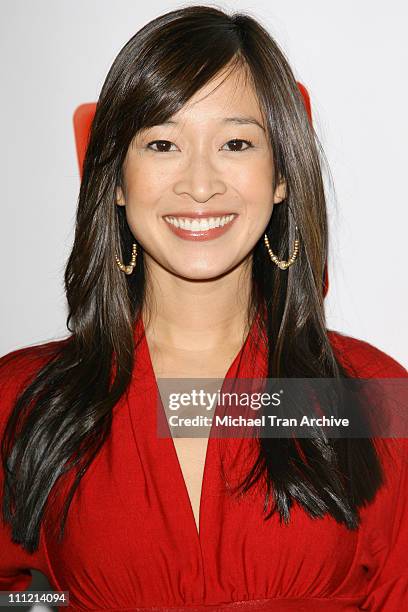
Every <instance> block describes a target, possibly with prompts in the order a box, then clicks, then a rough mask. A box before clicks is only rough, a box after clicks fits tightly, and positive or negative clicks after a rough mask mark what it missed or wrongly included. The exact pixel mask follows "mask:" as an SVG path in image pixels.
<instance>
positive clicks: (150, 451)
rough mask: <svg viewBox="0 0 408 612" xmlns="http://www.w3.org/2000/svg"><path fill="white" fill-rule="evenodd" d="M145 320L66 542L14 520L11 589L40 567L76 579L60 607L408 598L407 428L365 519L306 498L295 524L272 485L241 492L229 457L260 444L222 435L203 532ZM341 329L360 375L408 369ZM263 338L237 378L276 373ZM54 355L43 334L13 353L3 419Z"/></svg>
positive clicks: (1, 583)
mask: <svg viewBox="0 0 408 612" xmlns="http://www.w3.org/2000/svg"><path fill="white" fill-rule="evenodd" d="M139 332H141V334H142V335H141V342H140V344H139V345H138V346H137V347H136V355H135V357H136V362H135V363H136V365H135V370H134V375H133V379H132V383H131V386H130V388H129V393H128V394H127V396H126V395H125V396H124V397H123V398H122V399H121V400H120V401H119V402H118V404H117V405H116V406H115V408H114V411H113V423H112V430H111V434H110V436H109V438H108V440H107V442H106V444H105V445H104V446H103V448H102V451H101V452H100V453H99V455H98V456H97V458H96V459H95V461H94V462H93V463H92V464H91V466H90V468H89V469H88V471H87V473H86V474H85V476H84V477H83V478H82V480H81V483H80V485H79V489H78V490H77V492H76V494H75V496H74V498H73V501H72V503H71V506H70V509H69V512H68V519H67V523H66V534H65V537H64V540H63V541H62V543H60V542H57V541H56V539H55V538H54V537H53V536H52V534H51V530H48V529H47V527H46V526H44V524H43V527H42V529H41V538H40V547H39V550H38V551H37V552H35V553H34V554H32V555H30V554H29V553H27V552H26V551H24V549H22V547H21V546H19V545H17V544H14V543H13V542H12V541H11V536H10V528H9V525H4V523H3V522H1V520H0V590H13V591H19V590H24V589H26V588H28V586H29V585H30V581H31V572H30V568H31V569H38V570H40V571H41V572H43V573H44V574H45V575H46V576H47V577H48V580H49V582H50V584H51V585H52V588H53V589H54V590H56V591H57V590H58V591H69V595H70V605H69V606H68V607H62V606H61V608H60V609H61V610H67V611H70V610H145V609H148V610H157V611H158V610H172V611H173V612H177V611H178V610H189V611H190V612H191V611H202V610H225V611H227V610H251V611H252V612H258V611H259V612H260V611H282V612H285V611H289V610H290V611H292V612H295V611H296V612H302V611H308V612H309V611H310V612H312V611H313V612H317V611H324V612H331V611H333V612H337V611H342V612H343V611H352V610H353V611H355V610H371V611H377V612H380V611H381V612H397V611H400V610H405V609H408V561H407V558H408V516H407V511H408V452H407V439H394V440H392V439H388V440H387V444H388V446H389V450H390V453H391V454H390V457H391V459H390V460H386V459H385V455H384V461H385V463H384V465H385V468H386V479H387V483H386V485H385V486H384V487H382V488H381V489H380V490H379V491H378V493H377V495H376V497H375V499H374V501H373V502H372V503H371V504H369V505H368V506H367V507H366V508H364V509H363V510H362V511H361V517H362V524H361V527H360V528H359V530H358V531H355V532H352V531H349V530H347V528H346V527H345V526H343V525H339V524H338V523H336V521H335V520H334V519H332V518H329V517H325V518H323V519H312V518H311V517H310V516H309V515H307V514H306V513H305V511H303V510H302V509H301V507H300V506H298V504H297V503H295V504H294V505H293V507H292V514H291V522H290V524H289V525H287V526H285V525H284V524H282V525H281V524H279V519H278V517H277V516H276V515H274V516H273V517H272V518H271V519H270V520H268V521H264V520H263V514H262V509H263V501H264V497H263V494H264V491H262V492H261V490H259V489H258V488H255V489H254V490H252V492H250V494H249V495H248V496H244V497H242V498H240V499H237V498H236V497H234V496H231V495H230V494H229V492H228V490H227V488H226V485H225V480H224V478H223V476H222V474H221V465H222V466H223V468H224V476H226V477H227V481H228V480H229V482H234V478H235V477H237V476H238V475H239V477H238V480H239V478H240V477H242V475H244V473H245V471H246V470H245V469H244V468H245V467H249V466H250V465H251V463H252V460H253V459H254V458H255V455H254V454H253V452H252V451H253V449H254V445H253V442H254V441H253V440H251V439H249V438H244V439H232V438H230V439H220V438H217V437H211V436H210V438H209V442H208V446H207V454H206V461H205V467H204V475H203V483H202V492H201V505H200V517H199V532H198V531H197V527H196V524H195V520H194V515H193V511H192V507H191V503H190V499H189V496H188V492H187V488H186V485H185V482H184V478H183V474H182V471H181V467H180V464H179V462H178V458H177V454H176V451H175V447H174V444H173V440H172V439H171V438H160V437H158V436H157V434H156V418H157V417H156V401H157V397H158V389H157V381H156V379H155V376H154V371H153V367H152V363H151V359H150V355H149V349H148V344H147V341H146V336H145V334H144V328H143V323H142V320H141V318H139V320H138V322H137V324H136V326H135V333H136V335H137V334H138V333H139ZM329 337H330V341H331V343H332V345H333V347H334V349H335V351H336V354H337V355H338V357H339V358H340V359H341V361H342V362H343V363H344V364H345V366H346V367H348V368H350V369H351V371H352V372H353V375H355V376H357V377H359V378H371V377H373V378H397V377H398V378H399V377H404V378H405V377H408V372H407V371H406V369H405V368H404V367H403V366H402V365H400V364H399V363H398V362H397V361H395V360H394V359H393V358H391V357H390V356H388V355H386V354H385V353H384V352H382V351H380V350H379V349H377V348H375V347H374V346H372V345H370V344H369V343H367V342H364V341H362V340H357V339H354V338H351V337H348V336H345V335H343V334H341V333H339V332H334V331H329ZM261 347H262V345H261V343H259V342H258V340H257V338H256V333H255V327H254V325H253V326H252V328H251V330H250V332H249V334H248V337H247V339H246V342H245V343H244V346H243V347H242V349H241V350H240V351H239V353H238V354H237V355H236V357H235V359H234V361H233V363H232V364H231V366H230V368H229V370H228V372H227V374H226V378H231V377H235V376H240V377H243V378H245V377H247V378H251V377H253V378H257V377H261V376H265V373H266V353H265V351H264V350H262V348H261ZM252 354H255V357H256V358H255V363H253V362H252V361H251V359H250V355H252ZM40 362H41V352H40V349H38V347H29V348H25V349H19V350H17V351H13V352H12V353H9V354H7V355H5V356H4V357H2V358H1V359H0V366H1V367H0V392H1V396H0V425H1V432H2V431H3V427H4V425H5V422H6V419H7V416H8V414H9V413H10V410H11V405H12V401H13V399H14V398H15V396H16V394H17V392H18V390H19V388H21V387H22V386H23V382H24V381H27V380H28V377H29V375H30V374H31V373H34V371H35V368H36V367H37V366H38V365H39V363H40ZM245 461H248V462H247V463H245ZM242 470H243V471H242ZM0 475H1V473H0ZM55 507H57V506H55ZM51 512H52V510H51Z"/></svg>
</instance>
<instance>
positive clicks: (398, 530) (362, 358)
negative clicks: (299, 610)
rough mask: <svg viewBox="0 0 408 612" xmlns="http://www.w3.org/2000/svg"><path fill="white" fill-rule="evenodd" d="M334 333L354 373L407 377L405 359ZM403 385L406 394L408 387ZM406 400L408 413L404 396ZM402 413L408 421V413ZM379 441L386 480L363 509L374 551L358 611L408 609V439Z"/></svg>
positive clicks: (344, 358)
mask: <svg viewBox="0 0 408 612" xmlns="http://www.w3.org/2000/svg"><path fill="white" fill-rule="evenodd" d="M330 337H331V339H332V342H333V344H334V346H335V347H336V349H337V351H338V352H339V354H340V355H342V357H343V360H344V363H345V365H346V367H350V368H351V371H352V373H353V374H354V375H356V376H358V377H360V378H390V379H393V378H403V379H407V378H408V372H407V370H406V368H405V367H404V366H403V365H402V364H401V363H399V362H398V361H396V360H395V359H394V358H393V357H391V356H390V355H388V354H386V353H385V352H384V351H382V350H380V349H378V348H377V347H375V346H373V345H372V344H370V343H368V342H365V341H363V340H359V339H356V338H351V337H347V336H344V335H342V334H339V333H337V332H330ZM405 382H406V383H407V384H408V381H407V380H405V381H404V383H405ZM403 388H404V398H405V397H406V392H405V389H406V387H405V386H404V387H403ZM390 399H392V398H390ZM403 404H404V405H403V410H404V412H405V405H406V402H405V399H404V400H403ZM406 410H407V412H408V405H407V406H406ZM390 414H391V413H390ZM402 416H403V418H404V419H405V414H403V415H402ZM404 429H405V428H404ZM375 443H376V446H377V449H378V452H379V456H380V458H382V464H383V468H384V473H385V478H386V481H387V484H386V486H385V487H384V488H383V490H380V491H379V492H378V493H379V495H378V498H377V503H375V504H374V507H373V506H368V507H366V508H365V509H364V510H365V511H366V516H367V517H369V525H370V526H369V528H368V533H367V540H366V542H367V543H366V545H365V546H367V548H369V549H370V552H369V556H368V557H367V558H370V559H371V560H370V562H369V563H368V565H367V567H366V570H367V571H368V574H367V575H368V576H369V579H368V586H367V589H366V594H365V598H364V601H363V603H362V604H361V606H360V608H359V609H360V610H365V611H369V612H398V611H400V610H408V438H403V437H401V438H398V437H395V438H382V439H381V438H380V439H378V438H377V439H375ZM365 552H366V551H365Z"/></svg>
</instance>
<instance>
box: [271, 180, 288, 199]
mask: <svg viewBox="0 0 408 612" xmlns="http://www.w3.org/2000/svg"><path fill="white" fill-rule="evenodd" d="M286 194H287V190H286V180H285V179H284V178H281V179H280V181H279V183H278V184H277V186H276V188H275V193H274V196H273V203H274V204H279V203H280V202H282V200H284V199H285V198H286Z"/></svg>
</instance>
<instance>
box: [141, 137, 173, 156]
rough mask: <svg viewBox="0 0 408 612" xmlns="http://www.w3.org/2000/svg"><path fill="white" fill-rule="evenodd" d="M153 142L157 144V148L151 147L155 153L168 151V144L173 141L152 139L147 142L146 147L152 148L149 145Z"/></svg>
mask: <svg viewBox="0 0 408 612" xmlns="http://www.w3.org/2000/svg"><path fill="white" fill-rule="evenodd" d="M154 144H157V149H152V150H153V151H156V152H157V153H169V149H168V146H169V145H170V146H171V145H172V144H173V143H172V142H170V140H152V142H149V144H148V145H147V148H152V147H151V145H154Z"/></svg>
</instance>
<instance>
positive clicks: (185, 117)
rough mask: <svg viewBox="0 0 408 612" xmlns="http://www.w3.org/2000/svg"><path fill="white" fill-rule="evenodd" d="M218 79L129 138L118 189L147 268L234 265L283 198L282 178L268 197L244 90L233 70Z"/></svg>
mask: <svg viewBox="0 0 408 612" xmlns="http://www.w3.org/2000/svg"><path fill="white" fill-rule="evenodd" d="M241 76H242V75H241ZM222 78H225V77H223V76H222V75H220V76H219V77H217V78H216V79H214V80H213V81H212V82H211V83H210V84H207V85H206V86H205V87H204V88H202V90H200V91H199V92H197V93H196V94H195V95H194V96H193V97H192V98H191V99H190V100H189V102H188V104H186V105H185V106H184V107H183V108H182V109H181V110H180V111H178V112H177V113H176V114H174V115H173V116H172V117H171V121H169V122H168V123H166V124H162V125H155V126H154V127H152V128H149V129H144V130H142V131H140V132H138V134H137V135H136V136H135V138H134V140H133V142H132V143H131V145H130V146H129V149H128V152H127V155H126V158H125V161H124V166H123V179H124V192H122V190H121V189H120V188H118V191H117V203H118V205H121V206H126V217H127V221H128V224H129V227H130V229H131V231H132V233H133V235H134V236H135V238H136V239H137V241H138V242H139V243H140V245H141V246H142V248H143V250H144V256H145V259H146V258H147V259H146V261H147V263H148V265H149V268H151V267H152V266H155V265H159V266H161V267H162V268H164V269H166V270H167V271H168V272H170V273H172V274H176V275H178V276H181V277H183V278H187V279H197V280H200V279H201V280H205V279H211V278H215V277H217V276H220V275H222V274H225V273H226V272H228V271H230V270H232V269H233V268H235V267H236V266H237V265H239V264H242V263H243V262H244V261H245V260H246V259H247V258H248V255H250V254H251V251H252V249H253V247H254V245H255V244H256V242H257V241H258V240H259V238H260V237H262V236H263V234H264V231H265V228H266V226H267V224H268V221H269V219H270V217H271V214H272V209H273V206H274V204H277V203H278V202H280V201H281V200H282V199H284V197H285V195H286V191H285V183H284V181H282V182H281V183H279V184H277V186H276V189H275V193H273V191H272V185H273V180H274V171H273V162H272V152H271V149H270V145H269V142H268V138H267V132H266V127H265V125H264V122H263V119H262V114H261V111H260V108H259V105H258V102H257V99H256V96H255V94H254V92H253V90H252V88H251V87H250V86H249V84H248V85H245V82H244V79H242V78H240V74H239V73H237V72H235V73H234V74H232V75H230V76H229V77H228V78H227V79H226V80H225V81H224V83H222V84H221V85H220V87H219V88H218V89H216V90H215V91H213V89H214V86H215V85H218V83H220V82H221V80H222ZM206 96H207V97H206ZM258 124H259V125H258ZM223 217H227V219H225V218H224V219H222V218H223ZM200 218H202V221H200ZM231 219H232V220H231ZM193 221H194V224H193V225H192V223H193ZM226 221H227V222H226ZM223 224H224V225H223ZM177 226H178V227H177ZM128 255H129V257H130V253H129V254H128ZM126 263H127V261H126Z"/></svg>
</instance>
